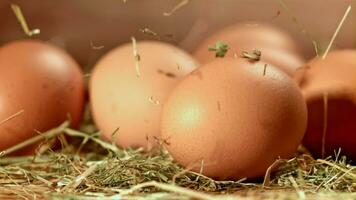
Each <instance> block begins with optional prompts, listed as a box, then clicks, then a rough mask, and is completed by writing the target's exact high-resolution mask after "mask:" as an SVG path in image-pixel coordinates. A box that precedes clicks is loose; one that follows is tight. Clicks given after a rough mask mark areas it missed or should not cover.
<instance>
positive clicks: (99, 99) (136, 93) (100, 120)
mask: <svg viewBox="0 0 356 200" xmlns="http://www.w3.org/2000/svg"><path fill="white" fill-rule="evenodd" d="M136 50H137V51H138V53H139V55H140V61H137V63H136V59H135V57H134V55H133V45H132V44H131V43H128V44H125V45H122V46H119V47H117V48H116V49H113V50H112V51H110V52H109V53H108V54H106V55H105V56H104V57H103V58H102V59H101V60H99V62H98V63H97V65H96V66H95V68H94V71H93V73H92V76H91V81H90V97H91V107H92V112H93V116H94V120H95V123H96V125H97V126H98V128H99V129H100V131H101V132H102V136H103V137H104V139H106V140H111V139H112V134H113V133H114V131H115V130H118V132H117V137H116V138H117V141H116V142H117V144H119V145H120V146H121V147H149V146H150V145H152V144H153V142H154V141H155V140H154V137H155V136H159V133H160V130H159V129H160V127H159V126H160V119H161V110H162V105H163V104H164V103H165V101H166V98H167V97H168V94H169V93H170V91H171V90H172V88H173V87H174V86H175V85H176V84H177V83H178V81H179V80H180V79H181V78H182V77H183V76H184V75H186V74H188V73H189V72H191V71H193V70H194V69H195V68H196V66H197V63H196V62H195V60H194V59H193V58H192V57H191V56H190V55H188V54H187V53H185V52H184V51H183V50H181V49H178V48H176V47H174V46H172V45H170V44H166V43H162V42H154V41H143V42H138V43H137V49H136ZM135 64H138V65H139V71H137V68H136V65H135Z"/></svg>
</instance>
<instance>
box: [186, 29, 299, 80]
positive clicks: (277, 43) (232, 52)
mask: <svg viewBox="0 0 356 200" xmlns="http://www.w3.org/2000/svg"><path fill="white" fill-rule="evenodd" d="M217 41H223V42H225V43H226V44H227V45H228V46H229V50H228V52H227V53H226V55H225V57H234V56H241V54H242V52H243V51H248V52H251V51H252V50H254V49H258V50H260V51H261V53H262V55H261V60H262V61H265V62H268V63H271V64H273V65H274V66H276V67H278V68H280V69H282V70H283V71H284V72H286V73H287V74H289V75H290V76H292V75H293V74H294V72H295V70H296V69H297V68H298V67H300V66H302V65H303V64H305V60H304V58H303V57H302V56H301V55H300V53H299V50H298V45H297V44H296V42H295V41H294V40H293V38H291V37H290V36H289V35H288V34H287V33H285V32H283V31H282V30H280V29H278V28H276V27H274V26H272V25H267V24H255V23H253V24H250V23H249V24H235V25H232V26H229V27H227V28H225V29H222V30H220V31H218V32H216V33H213V34H212V35H211V36H209V37H207V38H206V39H205V40H204V41H203V42H202V43H201V44H200V45H198V47H197V48H196V50H195V51H194V53H193V55H194V57H195V58H196V59H197V60H198V61H199V62H201V63H202V64H205V63H208V62H210V61H213V60H215V59H221V58H216V57H215V53H214V52H211V51H208V48H209V46H214V44H215V43H216V42H217Z"/></svg>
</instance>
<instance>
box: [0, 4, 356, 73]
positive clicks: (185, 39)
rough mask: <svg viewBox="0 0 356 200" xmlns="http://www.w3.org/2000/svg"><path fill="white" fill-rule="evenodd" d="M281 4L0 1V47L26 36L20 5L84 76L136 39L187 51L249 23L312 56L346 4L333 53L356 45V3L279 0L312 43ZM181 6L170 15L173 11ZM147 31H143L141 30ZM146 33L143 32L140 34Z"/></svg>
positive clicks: (44, 37) (326, 39)
mask: <svg viewBox="0 0 356 200" xmlns="http://www.w3.org/2000/svg"><path fill="white" fill-rule="evenodd" d="M279 2H280V1H279V0H190V1H189V0H183V1H182V0H149V1H148V0H146V1H145V0H126V1H124V0H105V1H103V0H61V1H43V0H1V1H0V45H2V44H4V43H6V42H8V41H12V40H16V39H23V38H26V37H28V36H26V35H25V34H24V32H23V30H22V28H21V26H20V25H19V22H18V21H17V19H16V17H15V15H14V13H13V11H12V10H11V8H10V4H11V3H16V4H18V5H19V6H20V7H21V9H22V12H23V14H24V16H25V18H26V20H27V23H28V25H29V27H30V29H34V28H38V29H40V30H41V33H40V34H39V35H36V36H34V37H33V38H38V39H41V40H45V41H50V42H52V43H54V44H56V45H58V46H61V47H63V48H65V49H66V50H67V51H68V52H69V53H71V54H72V55H73V56H74V57H75V59H76V60H77V61H78V62H79V63H80V64H81V66H82V67H83V68H84V69H85V70H86V71H87V70H89V69H90V67H91V66H92V65H93V64H94V63H95V61H96V60H97V59H98V58H99V57H100V56H101V55H102V54H104V53H105V52H107V51H108V50H110V49H111V48H113V47H114V46H117V45H118V44H122V43H125V42H130V41H131V40H130V37H131V36H134V37H136V39H138V40H141V39H160V40H163V41H166V42H170V43H173V44H175V45H177V46H180V47H182V48H184V49H186V50H187V51H192V50H193V49H194V48H195V47H196V46H197V45H198V44H199V42H200V41H201V40H202V39H203V38H204V37H206V36H208V35H209V34H210V33H211V32H213V31H216V30H218V29H219V28H222V27H225V26H227V25H230V24H233V23H237V22H246V23H252V24H253V23H258V22H265V23H270V24H274V25H276V26H279V27H281V28H282V29H284V30H286V31H287V32H289V33H290V34H291V35H292V36H293V37H294V38H295V39H296V40H297V41H298V42H299V44H300V45H301V49H302V50H303V54H304V56H305V57H307V58H309V57H312V56H314V55H315V52H314V47H313V44H312V42H311V38H312V39H314V40H316V41H317V42H318V43H319V44H320V45H321V47H325V46H326V45H327V43H328V42H329V41H330V39H331V36H332V34H333V33H334V31H335V29H336V27H337V25H338V24H339V22H340V19H341V17H342V16H343V14H344V13H345V10H346V8H347V6H348V5H350V4H352V5H353V7H354V9H353V10H352V11H351V13H350V15H349V17H348V19H347V20H346V22H345V24H344V26H343V27H342V29H341V31H340V33H339V35H338V37H337V39H336V41H335V43H334V46H333V48H337V49H340V48H355V47H356V20H355V19H356V1H355V0H313V1H310V0H284V2H285V3H286V4H287V6H288V8H289V9H290V10H291V13H292V14H294V15H295V16H296V17H297V19H298V21H299V23H300V24H301V25H302V27H303V28H304V29H305V30H306V31H307V33H308V34H309V35H310V37H307V36H306V34H305V33H303V32H302V30H301V26H300V25H298V24H296V23H295V22H294V21H293V20H292V19H291V17H290V15H289V14H291V13H288V12H287V11H286V10H285V9H284V8H283V7H282V6H281V4H280V3H279ZM179 4H181V5H182V6H181V7H180V8H179V9H177V10H176V11H175V12H171V11H172V9H173V8H174V7H175V6H177V5H179ZM143 30H146V31H143ZM143 32H146V33H143Z"/></svg>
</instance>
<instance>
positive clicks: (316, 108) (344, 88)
mask: <svg viewBox="0 0 356 200" xmlns="http://www.w3.org/2000/svg"><path fill="white" fill-rule="evenodd" d="M355 55H356V53H355V51H354V50H341V51H334V52H330V53H329V54H328V56H327V57H326V58H325V59H324V60H323V59H322V58H315V59H313V60H311V61H310V62H309V63H308V64H307V65H306V67H305V68H302V69H300V70H298V73H297V75H296V78H295V79H296V81H297V82H298V84H299V86H300V88H301V89H302V92H303V94H304V97H305V99H306V102H307V106H308V127H307V131H306V135H305V137H304V141H303V143H304V145H305V146H306V147H307V148H308V149H309V150H310V151H311V152H312V153H313V154H314V155H315V156H316V157H319V158H320V157H322V156H328V155H333V154H334V151H338V149H339V148H341V150H342V151H341V153H342V154H343V155H347V156H348V157H349V158H350V159H352V160H353V161H356V149H355V146H356V140H355V137H356V123H355V122H356V61H355ZM323 144H324V145H323Z"/></svg>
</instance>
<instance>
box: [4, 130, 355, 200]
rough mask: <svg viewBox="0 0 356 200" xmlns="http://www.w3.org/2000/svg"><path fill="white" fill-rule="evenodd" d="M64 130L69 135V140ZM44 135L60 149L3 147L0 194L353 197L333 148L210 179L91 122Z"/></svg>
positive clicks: (351, 179) (350, 179)
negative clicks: (123, 144) (255, 173)
mask: <svg viewBox="0 0 356 200" xmlns="http://www.w3.org/2000/svg"><path fill="white" fill-rule="evenodd" d="M83 130H85V131H86V132H88V133H84V132H83ZM63 135H69V136H70V137H71V143H70V144H68V142H66V139H65V137H63ZM49 136H51V137H57V138H59V139H60V141H61V144H62V148H61V150H58V151H52V150H51V149H49V148H45V151H43V150H39V151H38V152H37V154H36V155H35V156H26V157H11V156H6V155H5V156H4V154H6V152H5V153H3V156H2V157H1V158H0V199H9V198H10V197H11V198H23V199H97V198H100V199H308V198H312V199H340V198H341V196H342V199H355V198H356V167H355V166H352V165H350V164H349V163H348V162H347V159H346V158H345V157H343V156H340V152H338V153H336V154H335V156H334V157H329V158H326V159H318V160H315V159H313V158H312V157H311V156H310V155H308V154H303V153H300V154H299V155H298V156H297V157H295V158H293V159H290V160H279V161H278V162H276V163H275V164H274V168H276V169H277V170H276V172H274V173H272V174H270V173H269V172H267V174H266V177H265V179H264V181H263V182H262V180H261V181H258V180H257V181H254V182H249V181H248V180H245V179H242V180H240V181H215V180H213V179H211V178H208V177H206V176H204V175H201V174H199V173H195V172H192V171H189V170H186V169H183V168H182V167H180V166H179V165H178V164H176V163H175V162H173V160H172V159H171V157H170V156H169V154H168V153H167V152H166V151H165V150H164V149H162V148H156V149H152V150H151V151H150V152H144V151H142V150H141V149H137V150H130V149H129V150H122V149H119V148H117V147H116V146H115V145H113V144H110V143H106V142H103V141H101V140H100V139H98V134H96V133H95V130H94V129H93V126H92V125H90V124H87V125H85V126H82V128H81V131H77V130H73V129H70V128H68V127H67V123H64V124H62V125H61V126H59V127H58V128H55V129H53V130H51V131H48V132H47V133H45V134H42V135H41V137H42V138H47V140H46V141H47V142H49V141H50V138H49ZM27 142H28V141H27ZM20 146H21V145H20ZM42 147H46V145H42ZM17 148H18V147H17ZM42 149H43V148H42Z"/></svg>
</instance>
